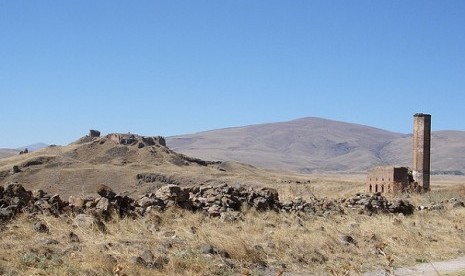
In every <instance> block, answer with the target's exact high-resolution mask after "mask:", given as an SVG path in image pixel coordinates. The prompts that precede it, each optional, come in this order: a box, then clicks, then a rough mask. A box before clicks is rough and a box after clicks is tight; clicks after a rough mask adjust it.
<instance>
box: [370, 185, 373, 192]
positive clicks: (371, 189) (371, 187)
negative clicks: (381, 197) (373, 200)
mask: <svg viewBox="0 0 465 276" xmlns="http://www.w3.org/2000/svg"><path fill="white" fill-rule="evenodd" d="M372 192H373V186H371V184H370V193H372Z"/></svg>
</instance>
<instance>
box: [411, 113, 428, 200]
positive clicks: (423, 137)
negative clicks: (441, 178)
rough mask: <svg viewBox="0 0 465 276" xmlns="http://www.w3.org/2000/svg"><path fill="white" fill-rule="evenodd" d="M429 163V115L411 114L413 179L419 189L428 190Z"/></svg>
mask: <svg viewBox="0 0 465 276" xmlns="http://www.w3.org/2000/svg"><path fill="white" fill-rule="evenodd" d="M430 163H431V115H430V114H423V113H417V114H415V115H413V168H412V170H413V172H412V173H413V180H414V181H415V182H416V183H417V184H418V188H419V189H420V190H421V191H429V189H430V187H429V183H430Z"/></svg>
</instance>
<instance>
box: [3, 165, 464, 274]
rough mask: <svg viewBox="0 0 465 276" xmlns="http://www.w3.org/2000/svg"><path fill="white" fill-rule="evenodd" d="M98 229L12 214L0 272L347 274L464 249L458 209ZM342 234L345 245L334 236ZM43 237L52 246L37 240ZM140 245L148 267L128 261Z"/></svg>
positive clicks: (353, 182) (417, 199) (441, 194)
mask: <svg viewBox="0 0 465 276" xmlns="http://www.w3.org/2000/svg"><path fill="white" fill-rule="evenodd" d="M194 172H195V171H194ZM200 172H202V171H201V170H199V173H200ZM218 174H222V176H221V177H223V179H228V177H229V178H230V181H231V182H235V181H237V182H239V183H242V180H245V179H246V178H247V179H248V181H249V182H251V183H255V184H256V185H264V186H272V187H275V188H277V189H278V192H279V194H280V200H282V201H285V200H292V199H294V198H295V197H302V198H304V199H309V198H311V197H314V196H316V197H319V198H321V197H330V198H338V197H346V196H349V195H353V194H354V193H356V192H359V191H363V190H364V184H363V182H364V177H365V176H363V175H292V174H286V173H276V172H275V173H271V172H270V173H266V172H263V171H259V172H257V173H256V174H255V175H252V177H251V174H244V175H243V176H242V178H241V177H240V176H239V177H238V176H235V175H233V173H231V174H229V173H228V172H218ZM464 183H465V178H463V177H433V185H432V189H433V192H431V193H429V194H426V195H421V196H419V195H417V196H404V197H408V199H409V200H410V201H413V202H414V203H415V204H416V205H427V204H429V203H430V202H432V201H442V200H447V199H449V198H451V197H455V198H459V199H461V200H465V184H464ZM37 220H41V221H43V222H45V223H46V224H47V226H48V227H49V229H50V231H49V233H48V234H46V233H37V232H35V231H34V230H33V229H32V224H33V223H34V222H35V221H37ZM106 227H107V232H106V233H102V232H99V231H97V230H95V229H87V228H79V227H75V226H73V218H71V217H61V218H53V217H46V216H40V217H38V218H31V217H28V216H25V215H23V216H20V217H18V218H17V219H15V220H13V221H11V222H10V223H8V224H7V225H6V226H5V228H4V229H3V230H1V232H0V275H118V274H114V269H115V268H116V267H120V268H122V269H123V270H122V272H123V273H126V274H127V275H239V274H243V275H279V272H280V271H284V275H299V274H298V273H301V275H309V274H314V275H357V274H360V273H362V272H364V271H371V270H374V269H386V270H392V269H393V268H394V267H402V266H407V265H414V264H417V263H422V262H430V261H439V260H447V259H450V258H454V257H457V256H462V255H464V254H465V208H457V209H451V210H439V211H423V212H416V213H415V214H414V215H412V216H409V217H404V216H398V215H376V216H368V215H360V214H357V213H356V212H353V213H352V212H349V213H348V214H345V215H333V216H330V217H315V216H310V215H296V214H285V213H275V212H263V213H260V212H256V211H255V210H253V209H250V210H244V213H243V216H242V219H241V220H238V221H234V222H224V221H222V220H221V219H218V218H208V217H206V216H204V215H202V214H196V213H191V212H189V211H183V210H179V209H170V210H167V211H165V212H163V213H152V214H151V215H149V216H146V217H144V218H139V219H136V220H132V219H122V220H116V219H115V220H113V221H110V222H107V223H106ZM70 232H74V233H76V234H77V235H78V236H79V239H80V242H79V243H72V242H70V240H69V237H68V234H69V233H70ZM343 236H350V237H352V238H353V240H354V242H353V243H350V242H349V243H347V242H344V241H343V240H341V237H343ZM47 239H49V240H50V239H53V240H56V241H57V242H58V244H47V243H46V242H45V241H46V240H47ZM205 244H208V245H211V246H212V247H213V248H216V249H217V250H218V251H219V252H223V253H222V254H203V253H202V252H201V251H200V250H199V248H200V247H201V246H202V245H205ZM147 250H148V251H150V252H151V253H152V254H153V255H154V262H155V263H157V264H159V265H158V266H157V267H155V268H152V269H149V268H146V267H145V266H142V265H139V264H136V263H134V260H133V259H134V257H136V256H139V255H140V254H142V253H143V252H144V251H147ZM224 252H226V253H227V254H225V253H224ZM286 273H287V274H286ZM291 273H292V274H291ZM119 275H123V274H119Z"/></svg>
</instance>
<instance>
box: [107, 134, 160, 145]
mask: <svg viewBox="0 0 465 276" xmlns="http://www.w3.org/2000/svg"><path fill="white" fill-rule="evenodd" d="M106 138H107V139H110V140H111V141H113V142H114V143H116V144H120V145H127V146H131V145H137V146H138V147H139V148H143V147H145V146H154V145H161V146H165V147H166V141H165V138H163V137H162V136H154V137H146V136H139V135H135V134H130V133H128V134H121V133H112V134H108V135H107V136H106Z"/></svg>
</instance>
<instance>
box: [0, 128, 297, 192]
mask: <svg viewBox="0 0 465 276" xmlns="http://www.w3.org/2000/svg"><path fill="white" fill-rule="evenodd" d="M126 136H127V135H119V134H110V135H108V136H106V137H99V138H91V137H88V136H86V137H83V138H81V139H79V140H78V141H76V142H75V143H72V144H70V145H68V146H50V147H47V148H44V149H42V150H38V151H35V152H31V153H27V154H22V155H15V156H12V157H9V158H4V159H0V186H1V185H6V184H8V183H21V184H22V185H24V186H25V187H26V188H27V189H43V190H46V191H48V192H50V193H57V194H60V195H62V196H65V197H67V196H70V195H87V194H94V193H95V190H96V187H97V186H98V185H99V184H105V185H107V186H110V187H111V188H112V189H114V190H115V191H116V192H124V193H126V194H129V195H130V194H143V193H147V192H153V191H155V190H157V189H158V188H159V187H160V186H162V185H166V184H180V185H191V184H192V185H194V184H221V183H229V184H237V183H240V184H250V185H253V186H257V185H258V186H260V185H274V183H280V182H281V181H284V180H282V178H283V176H282V175H279V176H276V175H275V174H273V173H269V172H266V171H264V170H263V169H257V168H254V167H252V166H250V165H245V164H240V163H235V162H209V161H203V160H200V159H195V158H191V157H188V156H185V155H182V154H178V153H176V152H174V151H172V150H171V149H169V148H168V147H166V146H165V145H164V141H162V140H160V139H163V138H160V137H142V136H137V135H130V136H131V137H133V138H130V139H129V138H127V137H126ZM115 137H118V138H117V139H116V140H115V139H114V138H115ZM118 139H119V140H118ZM128 139H129V140H128ZM150 139H152V140H153V141H152V140H150ZM284 178H285V177H284ZM292 178H294V179H295V177H291V178H290V179H292ZM277 179H280V180H277ZM289 181H295V180H289ZM289 181H288V180H286V182H289Z"/></svg>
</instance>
